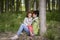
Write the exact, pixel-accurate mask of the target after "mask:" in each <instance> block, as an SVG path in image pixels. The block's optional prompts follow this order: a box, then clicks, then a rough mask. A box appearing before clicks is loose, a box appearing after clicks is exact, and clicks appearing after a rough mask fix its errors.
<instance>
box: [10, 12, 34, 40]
mask: <svg viewBox="0 0 60 40" xmlns="http://www.w3.org/2000/svg"><path fill="white" fill-rule="evenodd" d="M31 24H32V13H31V12H28V14H27V17H25V19H24V22H23V23H22V24H21V26H20V28H19V30H18V32H17V34H16V35H15V36H13V37H11V39H12V40H15V39H18V37H19V36H20V34H21V33H22V31H23V30H24V31H26V32H27V33H28V34H30V35H32V34H33V29H32V26H31Z"/></svg>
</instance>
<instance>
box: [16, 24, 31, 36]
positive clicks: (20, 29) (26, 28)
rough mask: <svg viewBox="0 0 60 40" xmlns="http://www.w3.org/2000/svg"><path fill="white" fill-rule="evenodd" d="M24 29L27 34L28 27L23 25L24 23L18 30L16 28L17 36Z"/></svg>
mask: <svg viewBox="0 0 60 40" xmlns="http://www.w3.org/2000/svg"><path fill="white" fill-rule="evenodd" d="M23 30H24V31H26V32H27V34H28V35H29V33H30V32H29V29H28V27H27V26H26V25H25V24H22V25H21V26H20V28H19V30H18V32H17V35H18V36H19V35H20V34H21V33H22V31H23Z"/></svg>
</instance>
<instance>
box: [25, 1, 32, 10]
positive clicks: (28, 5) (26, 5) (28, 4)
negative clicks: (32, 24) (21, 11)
mask: <svg viewBox="0 0 60 40" xmlns="http://www.w3.org/2000/svg"><path fill="white" fill-rule="evenodd" d="M30 7H31V6H30V0H25V9H26V11H30Z"/></svg>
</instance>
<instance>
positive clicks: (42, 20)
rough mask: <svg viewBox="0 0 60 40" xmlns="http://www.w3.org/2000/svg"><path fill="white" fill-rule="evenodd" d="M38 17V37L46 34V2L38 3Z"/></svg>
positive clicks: (41, 0) (44, 0)
mask: <svg viewBox="0 0 60 40" xmlns="http://www.w3.org/2000/svg"><path fill="white" fill-rule="evenodd" d="M39 15H40V35H41V36H44V33H45V32H46V0H40V1H39Z"/></svg>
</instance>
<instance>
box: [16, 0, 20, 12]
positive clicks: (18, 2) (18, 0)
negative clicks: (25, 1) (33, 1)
mask: <svg viewBox="0 0 60 40" xmlns="http://www.w3.org/2000/svg"><path fill="white" fill-rule="evenodd" d="M20 2H21V0H16V12H18V11H19V7H20Z"/></svg>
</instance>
